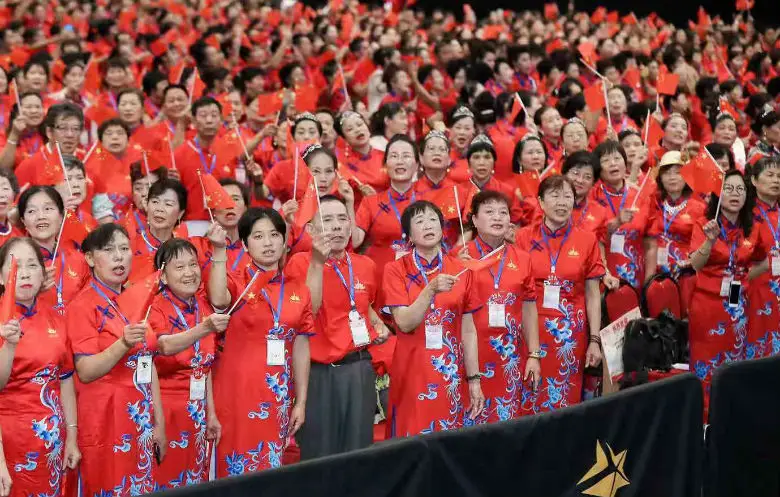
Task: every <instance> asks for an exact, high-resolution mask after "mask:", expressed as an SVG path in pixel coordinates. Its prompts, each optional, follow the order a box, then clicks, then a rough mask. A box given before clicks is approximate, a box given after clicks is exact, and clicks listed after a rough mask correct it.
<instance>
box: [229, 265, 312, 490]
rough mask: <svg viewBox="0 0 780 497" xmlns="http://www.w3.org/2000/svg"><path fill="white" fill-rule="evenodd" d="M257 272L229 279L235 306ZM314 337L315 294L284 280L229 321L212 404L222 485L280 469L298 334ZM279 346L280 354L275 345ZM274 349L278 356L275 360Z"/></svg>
mask: <svg viewBox="0 0 780 497" xmlns="http://www.w3.org/2000/svg"><path fill="white" fill-rule="evenodd" d="M254 271H255V269H253V268H245V269H244V270H243V271H240V272H236V273H232V274H231V275H229V277H228V289H229V291H230V295H231V296H233V298H234V299H236V298H238V296H239V295H241V293H242V292H243V290H244V288H246V286H247V285H248V284H249V282H250V281H251V279H252V275H253V274H254ZM260 278H263V276H262V275H261V276H260ZM277 314H278V316H279V317H278V326H277V325H276V324H275V321H277V319H275V318H274V316H276V315H277ZM313 332H314V318H313V316H312V313H311V297H310V295H309V290H308V289H307V288H306V285H305V284H304V283H303V282H301V283H297V282H293V281H290V280H289V279H288V278H285V277H284V276H281V275H276V276H275V277H274V278H273V279H272V280H271V281H270V282H269V283H268V284H267V285H264V286H262V287H260V285H254V286H253V288H252V289H251V290H250V291H249V292H248V293H247V294H246V297H245V298H244V299H242V301H241V302H240V303H239V304H238V306H237V307H236V308H235V310H234V311H233V314H231V318H230V325H229V326H228V329H227V331H226V332H225V337H224V347H223V349H222V351H221V352H220V353H219V355H218V358H217V363H216V365H215V367H214V405H215V407H216V410H217V418H218V419H219V422H220V423H221V425H222V440H221V441H220V443H219V445H217V468H216V473H217V478H222V477H226V476H235V475H241V474H245V473H252V472H255V471H260V470H263V469H269V468H277V467H279V466H281V464H282V453H283V452H284V449H285V447H286V446H287V438H288V435H287V432H288V429H289V423H290V412H291V410H292V407H293V405H294V399H295V385H294V383H295V378H294V377H293V373H294V372H293V361H292V352H293V343H294V341H295V338H296V337H297V336H298V335H307V336H308V335H311V334H313ZM277 341H280V342H281V343H280V344H279V345H281V347H280V348H279V349H277V346H276V345H273V344H274V343H278V342H277ZM269 344H272V345H269ZM269 347H272V349H271V350H272V351H273V350H277V351H278V352H279V353H280V355H277V356H276V359H274V360H270V359H271V355H272V354H269ZM282 347H283V353H282V351H281V348H282ZM277 359H278V360H277ZM269 363H271V364H273V365H269Z"/></svg>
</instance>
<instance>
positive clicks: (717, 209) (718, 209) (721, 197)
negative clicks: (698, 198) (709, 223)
mask: <svg viewBox="0 0 780 497" xmlns="http://www.w3.org/2000/svg"><path fill="white" fill-rule="evenodd" d="M724 183H725V182H724ZM721 203H723V183H721V185H720V195H718V207H716V208H715V222H716V223H717V222H718V214H720V204H721Z"/></svg>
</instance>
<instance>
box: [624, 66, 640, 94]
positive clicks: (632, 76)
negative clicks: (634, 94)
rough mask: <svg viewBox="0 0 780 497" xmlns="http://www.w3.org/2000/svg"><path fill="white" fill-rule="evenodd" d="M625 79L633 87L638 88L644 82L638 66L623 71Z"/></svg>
mask: <svg viewBox="0 0 780 497" xmlns="http://www.w3.org/2000/svg"><path fill="white" fill-rule="evenodd" d="M623 79H625V80H626V83H628V85H629V86H630V87H631V88H634V89H637V88H639V87H640V85H641V83H642V75H641V74H640V73H639V68H638V67H629V68H628V69H626V72H624V73H623Z"/></svg>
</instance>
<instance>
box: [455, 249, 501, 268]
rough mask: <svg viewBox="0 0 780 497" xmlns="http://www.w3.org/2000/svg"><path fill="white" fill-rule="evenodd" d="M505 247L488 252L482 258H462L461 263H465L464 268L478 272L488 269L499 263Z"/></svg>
mask: <svg viewBox="0 0 780 497" xmlns="http://www.w3.org/2000/svg"><path fill="white" fill-rule="evenodd" d="M504 249H505V247H504V246H502V247H500V248H498V249H496V250H494V251H493V252H491V253H489V254H487V255H486V256H485V257H483V258H482V259H466V260H460V263H461V264H462V265H463V267H464V268H466V269H468V270H469V271H473V272H478V271H482V270H483V269H487V268H489V267H490V266H492V265H493V264H495V263H497V262H498V261H499V260H501V254H502V253H503V252H504Z"/></svg>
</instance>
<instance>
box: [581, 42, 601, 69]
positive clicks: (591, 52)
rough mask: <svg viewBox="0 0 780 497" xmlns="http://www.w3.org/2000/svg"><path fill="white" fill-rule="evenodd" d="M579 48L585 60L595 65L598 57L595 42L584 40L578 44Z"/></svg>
mask: <svg viewBox="0 0 780 497" xmlns="http://www.w3.org/2000/svg"><path fill="white" fill-rule="evenodd" d="M577 50H578V51H579V52H580V55H582V58H583V59H585V62H587V63H588V64H590V65H595V63H596V61H597V60H598V57H596V46H595V45H594V44H593V43H591V42H589V41H583V42H582V43H580V44H579V45H578V46H577Z"/></svg>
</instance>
